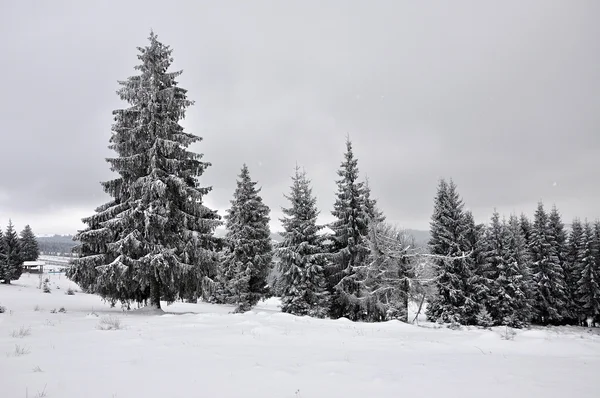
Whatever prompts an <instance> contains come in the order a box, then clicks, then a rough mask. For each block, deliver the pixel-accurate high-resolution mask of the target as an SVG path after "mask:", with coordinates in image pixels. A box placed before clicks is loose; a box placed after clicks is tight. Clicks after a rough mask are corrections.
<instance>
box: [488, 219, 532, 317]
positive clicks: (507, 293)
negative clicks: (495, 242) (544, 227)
mask: <svg viewBox="0 0 600 398" xmlns="http://www.w3.org/2000/svg"><path fill="white" fill-rule="evenodd" d="M502 230H503V233H502V237H503V244H502V248H503V255H502V259H503V266H502V268H501V269H500V270H499V272H498V278H497V279H496V280H495V281H494V282H495V283H494V290H495V292H496V294H497V296H496V298H497V302H496V303H497V304H498V307H499V311H497V312H496V313H497V319H496V323H497V324H500V325H506V326H510V327H514V328H522V327H525V326H527V325H528V324H529V322H530V321H531V315H532V313H531V277H530V274H529V254H528V251H527V243H526V241H525V237H524V236H523V232H522V229H521V226H520V224H519V219H518V218H517V217H516V216H515V215H511V216H510V218H509V220H508V223H506V222H503V223H502Z"/></svg>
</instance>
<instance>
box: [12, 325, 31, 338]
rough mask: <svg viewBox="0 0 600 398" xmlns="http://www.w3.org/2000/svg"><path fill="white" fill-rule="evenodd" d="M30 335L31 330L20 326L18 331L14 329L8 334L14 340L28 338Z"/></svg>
mask: <svg viewBox="0 0 600 398" xmlns="http://www.w3.org/2000/svg"><path fill="white" fill-rule="evenodd" d="M30 334H31V328H26V327H25V326H21V327H20V328H19V329H15V330H13V331H12V333H11V334H10V335H11V336H12V337H14V338H23V337H25V336H29V335H30Z"/></svg>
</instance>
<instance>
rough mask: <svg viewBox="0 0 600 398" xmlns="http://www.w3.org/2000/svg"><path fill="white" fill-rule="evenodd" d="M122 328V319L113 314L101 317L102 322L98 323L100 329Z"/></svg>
mask: <svg viewBox="0 0 600 398" xmlns="http://www.w3.org/2000/svg"><path fill="white" fill-rule="evenodd" d="M122 328H123V325H122V324H121V319H119V318H117V317H116V316H112V315H107V316H103V317H102V318H100V323H98V329H100V330H120V329H122Z"/></svg>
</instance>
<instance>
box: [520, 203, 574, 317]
mask: <svg viewBox="0 0 600 398" xmlns="http://www.w3.org/2000/svg"><path fill="white" fill-rule="evenodd" d="M555 237H556V235H555V233H554V231H553V230H552V226H551V225H550V222H549V219H548V215H547V213H546V212H545V210H544V205H543V204H542V203H541V202H540V203H539V204H538V208H537V210H536V212H535V218H534V223H533V228H532V231H531V240H530V242H529V251H530V253H531V264H532V277H533V282H534V305H533V309H534V321H535V322H536V323H540V324H557V323H559V322H561V321H562V319H563V315H564V314H565V309H566V305H567V297H566V292H565V283H564V275H563V270H562V267H561V266H560V262H559V261H560V260H559V258H558V254H557V247H558V244H557V242H556V241H555Z"/></svg>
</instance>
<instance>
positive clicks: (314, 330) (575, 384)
mask: <svg viewBox="0 0 600 398" xmlns="http://www.w3.org/2000/svg"><path fill="white" fill-rule="evenodd" d="M49 278H50V280H51V283H50V286H51V288H52V292H51V294H45V293H43V292H42V291H41V290H39V289H37V286H38V283H39V279H38V276H37V275H28V274H24V275H23V277H22V278H21V279H20V280H19V281H17V282H14V284H13V285H11V286H6V285H0V305H2V306H5V307H6V309H7V311H6V312H5V313H3V314H0V380H1V382H0V391H1V393H0V396H2V397H3V398H4V397H6V398H20V397H48V398H81V397H88V398H113V397H118V398H136V397H143V398H176V397H182V398H184V397H185V398H191V397H194V398H195V397H211V398H212V397H215V398H218V397H245V398H246V397H260V398H266V397H278V398H285V397H293V398H298V397H301V398H309V397H361V398H367V397H400V396H411V397H433V396H435V397H437V396H443V397H486V398H487V397H502V398H506V397H545V398H547V397H561V398H563V397H579V398H581V397H599V396H600V389H599V388H600V387H599V386H598V380H600V335H599V334H598V330H597V329H595V330H590V329H584V328H535V329H529V330H525V331H517V332H516V335H514V336H512V339H505V338H504V336H505V334H506V333H505V330H503V329H494V330H481V329H474V328H473V329H467V330H450V329H447V328H435V327H434V325H431V324H426V323H422V324H421V326H411V325H406V324H402V323H400V322H387V323H380V324H360V323H351V322H349V321H347V320H336V321H332V320H317V319H310V318H306V317H295V316H291V315H287V314H282V313H279V312H278V309H277V301H276V300H269V301H267V302H264V303H261V305H260V306H258V307H257V308H256V309H255V310H254V311H252V312H250V313H246V314H236V315H233V314H229V313H228V312H229V311H230V310H231V308H229V307H226V306H216V305H207V304H183V303H176V304H173V305H171V306H168V307H167V306H164V309H165V310H166V311H167V313H166V314H164V315H152V314H145V313H143V312H142V311H130V312H127V313H125V312H123V311H122V310H121V309H120V307H119V306H117V308H112V309H111V308H109V306H108V305H107V304H104V303H103V302H102V301H101V300H100V299H99V298H98V297H96V296H92V295H86V294H82V293H79V292H77V293H76V294H75V295H66V294H65V292H66V290H67V288H68V287H72V288H74V289H78V288H77V286H75V285H74V284H73V283H72V282H70V281H68V280H67V279H66V278H65V276H64V275H61V274H51V275H49ZM60 308H64V309H65V310H66V312H64V313H63V312H59V311H58V310H60ZM53 310H56V313H53ZM108 317H111V318H110V319H109V318H108ZM115 319H117V320H118V321H120V323H121V325H120V328H119V329H118V330H104V329H109V328H110V327H112V326H114V320H115ZM103 322H108V323H103Z"/></svg>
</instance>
